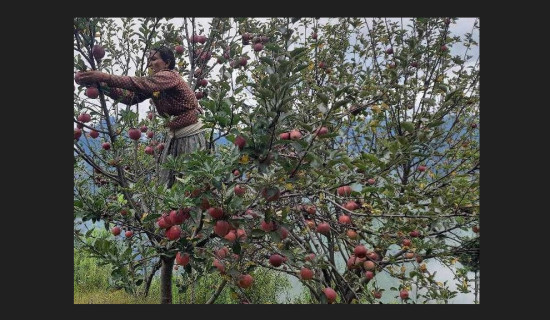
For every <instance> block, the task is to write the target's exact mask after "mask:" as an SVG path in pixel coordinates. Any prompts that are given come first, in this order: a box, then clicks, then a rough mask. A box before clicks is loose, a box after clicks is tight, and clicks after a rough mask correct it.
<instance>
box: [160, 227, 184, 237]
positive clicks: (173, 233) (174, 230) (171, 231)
mask: <svg viewBox="0 0 550 320" xmlns="http://www.w3.org/2000/svg"><path fill="white" fill-rule="evenodd" d="M164 235H165V236H166V238H168V240H176V239H179V237H180V236H181V227H180V226H171V227H170V228H168V229H167V230H166V232H165V234H164Z"/></svg>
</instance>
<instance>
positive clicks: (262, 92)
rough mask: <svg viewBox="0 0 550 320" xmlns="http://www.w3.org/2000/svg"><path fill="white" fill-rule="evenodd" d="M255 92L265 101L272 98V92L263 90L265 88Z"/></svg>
mask: <svg viewBox="0 0 550 320" xmlns="http://www.w3.org/2000/svg"><path fill="white" fill-rule="evenodd" d="M256 91H257V92H258V93H259V94H260V97H261V98H264V99H267V98H273V91H271V90H268V89H265V88H257V89H256Z"/></svg>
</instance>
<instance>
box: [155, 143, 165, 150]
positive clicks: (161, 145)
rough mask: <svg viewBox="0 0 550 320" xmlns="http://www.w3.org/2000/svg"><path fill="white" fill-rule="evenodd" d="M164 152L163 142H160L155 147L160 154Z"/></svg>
mask: <svg viewBox="0 0 550 320" xmlns="http://www.w3.org/2000/svg"><path fill="white" fill-rule="evenodd" d="M162 150H164V142H161V143H159V144H158V145H157V151H159V152H162Z"/></svg>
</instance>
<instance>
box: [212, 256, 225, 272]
mask: <svg viewBox="0 0 550 320" xmlns="http://www.w3.org/2000/svg"><path fill="white" fill-rule="evenodd" d="M212 265H213V266H214V267H216V268H218V271H219V272H220V273H222V274H223V273H225V266H224V264H223V263H221V262H220V260H218V259H214V261H213V262H212Z"/></svg>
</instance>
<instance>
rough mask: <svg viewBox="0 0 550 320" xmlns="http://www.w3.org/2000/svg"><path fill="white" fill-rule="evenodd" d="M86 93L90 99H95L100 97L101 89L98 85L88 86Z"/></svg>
mask: <svg viewBox="0 0 550 320" xmlns="http://www.w3.org/2000/svg"><path fill="white" fill-rule="evenodd" d="M84 94H85V95H86V96H87V97H88V98H90V99H95V98H97V97H99V90H98V89H97V88H96V87H88V88H86V91H85V92H84Z"/></svg>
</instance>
